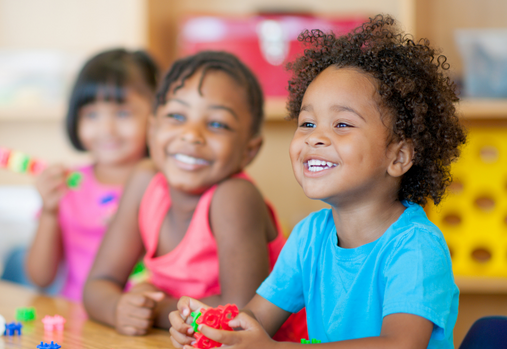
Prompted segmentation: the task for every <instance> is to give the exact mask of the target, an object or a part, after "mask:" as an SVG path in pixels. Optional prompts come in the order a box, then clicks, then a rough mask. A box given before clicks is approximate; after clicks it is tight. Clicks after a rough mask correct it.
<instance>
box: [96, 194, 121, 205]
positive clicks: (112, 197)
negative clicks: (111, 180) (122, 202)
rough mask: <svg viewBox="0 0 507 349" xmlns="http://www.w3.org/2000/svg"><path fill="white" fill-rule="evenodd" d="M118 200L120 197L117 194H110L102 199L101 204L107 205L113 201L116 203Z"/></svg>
mask: <svg viewBox="0 0 507 349" xmlns="http://www.w3.org/2000/svg"><path fill="white" fill-rule="evenodd" d="M117 199H118V195H116V194H115V193H109V194H106V195H104V196H103V197H101V198H100V200H99V204H101V205H107V204H109V203H111V202H113V201H116V200H117Z"/></svg>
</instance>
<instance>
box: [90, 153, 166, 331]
mask: <svg viewBox="0 0 507 349" xmlns="http://www.w3.org/2000/svg"><path fill="white" fill-rule="evenodd" d="M154 173H155V170H154V168H153V167H152V165H151V163H150V162H149V161H144V162H142V163H141V164H139V165H138V166H137V167H136V169H135V170H134V172H133V173H132V175H131V177H130V179H129V181H128V184H127V185H126V187H125V190H124V194H123V195H122V199H121V202H120V205H119V207H118V211H117V213H116V215H115V217H114V219H113V221H112V222H111V224H110V226H109V229H108V231H107V233H106V235H105V236H104V239H103V241H102V244H101V246H100V249H99V251H98V253H97V256H96V258H95V262H94V264H93V267H92V269H91V271H90V274H89V275H88V280H87V282H86V284H85V287H84V292H83V303H84V306H85V308H86V310H87V312H88V314H89V315H90V317H91V318H93V319H95V320H97V321H100V322H103V323H106V324H108V325H111V326H114V327H116V329H117V331H118V332H120V333H124V334H129V335H139V334H144V333H146V331H147V329H148V328H149V327H151V324H152V321H153V316H154V308H155V306H156V304H157V301H159V300H160V299H161V298H162V297H163V296H164V295H163V294H162V293H160V292H145V291H143V290H138V292H129V293H123V288H124V286H125V284H126V282H127V279H128V277H129V275H130V273H131V271H132V269H133V267H134V265H135V263H136V262H137V261H138V260H139V258H140V256H141V254H142V252H143V242H142V240H141V236H140V233H139V228H138V210H139V205H140V202H141V199H142V196H143V193H144V191H145V189H146V187H147V186H148V184H149V182H150V180H151V178H152V177H153V175H154Z"/></svg>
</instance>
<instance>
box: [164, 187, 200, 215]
mask: <svg viewBox="0 0 507 349" xmlns="http://www.w3.org/2000/svg"><path fill="white" fill-rule="evenodd" d="M169 192H170V195H171V208H170V211H171V214H172V216H174V217H178V220H181V221H188V222H189V221H190V220H191V219H192V215H193V214H194V211H195V208H196V207H197V204H198V203H199V200H200V199H201V196H202V194H191V193H188V192H185V191H183V190H179V189H176V188H174V187H169Z"/></svg>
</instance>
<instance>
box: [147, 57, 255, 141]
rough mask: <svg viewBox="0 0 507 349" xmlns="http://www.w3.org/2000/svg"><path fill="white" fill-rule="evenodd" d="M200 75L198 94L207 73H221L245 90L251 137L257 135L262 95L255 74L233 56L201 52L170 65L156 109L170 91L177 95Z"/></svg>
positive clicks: (164, 100) (160, 89)
mask: <svg viewBox="0 0 507 349" xmlns="http://www.w3.org/2000/svg"><path fill="white" fill-rule="evenodd" d="M200 69H201V70H202V72H201V81H200V83H199V92H201V91H200V88H201V85H202V81H203V79H204V76H205V75H206V73H207V72H208V71H217V70H218V71H222V72H224V73H226V74H227V75H229V76H230V77H232V78H233V79H234V80H236V82H237V83H238V84H240V85H241V86H243V87H244V88H245V92H246V94H247V98H248V104H249V107H250V111H251V114H252V126H251V132H252V134H254V135H255V134H257V133H258V132H259V131H260V129H261V127H262V123H263V121H264V95H263V93H262V89H261V86H260V84H259V81H258V80H257V78H256V77H255V75H254V73H252V71H251V70H250V69H249V68H248V67H247V66H246V65H245V64H244V63H243V62H241V61H240V60H239V59H238V57H236V56H235V55H233V54H231V53H228V52H223V51H202V52H198V53H196V54H194V55H191V56H188V57H184V58H181V59H179V60H177V61H176V62H174V63H173V65H172V66H171V68H170V70H169V71H168V72H167V73H166V75H165V76H164V79H163V80H162V84H161V86H160V88H159V90H158V92H157V96H156V103H155V109H156V108H158V107H159V106H160V105H163V104H165V103H166V101H167V93H168V92H169V91H171V92H173V93H174V92H176V91H177V90H178V89H180V88H182V87H183V86H184V85H185V81H186V80H187V79H188V78H190V77H191V76H192V75H194V73H196V72H197V71H198V70H200Z"/></svg>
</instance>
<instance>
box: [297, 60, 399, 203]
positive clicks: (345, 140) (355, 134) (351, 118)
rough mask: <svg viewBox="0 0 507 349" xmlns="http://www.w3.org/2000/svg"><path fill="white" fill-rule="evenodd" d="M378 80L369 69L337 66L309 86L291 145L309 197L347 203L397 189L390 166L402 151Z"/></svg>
mask: <svg viewBox="0 0 507 349" xmlns="http://www.w3.org/2000/svg"><path fill="white" fill-rule="evenodd" d="M374 84H375V82H374V80H373V78H371V77H369V76H368V75H367V74H365V73H362V72H359V71H357V70H354V69H351V68H337V67H334V66H331V67H329V68H327V69H325V70H324V71H323V72H322V73H320V74H319V75H318V76H317V77H316V78H315V79H314V80H313V81H312V83H311V84H310V85H309V86H308V89H307V90H306V92H305V95H304V97H303V101H302V105H301V112H300V114H299V117H298V128H297V130H296V132H295V134H294V138H293V140H292V143H291V146H290V157H291V161H292V167H293V170H294V174H295V176H296V179H297V181H298V182H299V184H300V185H301V186H302V188H303V190H304V192H305V194H306V195H307V196H308V197H310V198H312V199H319V200H323V201H325V202H327V203H329V204H331V205H341V204H344V203H347V202H354V201H355V200H361V199H366V200H370V199H371V198H372V196H374V195H377V194H378V193H380V192H385V190H386V188H387V187H389V188H392V185H393V183H394V182H393V177H392V176H390V174H389V173H388V168H389V166H390V165H391V164H393V162H395V161H396V160H395V158H396V154H394V152H393V151H390V150H391V149H390V148H391V145H389V146H388V136H389V130H388V128H387V127H386V126H385V125H384V123H383V120H382V119H381V114H380V113H381V111H380V110H381V109H380V107H379V105H378V95H377V92H376V88H375V85H374ZM388 119H389V118H388V117H387V118H386V120H385V122H386V123H389V120H388ZM392 144H396V143H392ZM395 194H396V193H395Z"/></svg>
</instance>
